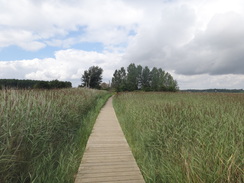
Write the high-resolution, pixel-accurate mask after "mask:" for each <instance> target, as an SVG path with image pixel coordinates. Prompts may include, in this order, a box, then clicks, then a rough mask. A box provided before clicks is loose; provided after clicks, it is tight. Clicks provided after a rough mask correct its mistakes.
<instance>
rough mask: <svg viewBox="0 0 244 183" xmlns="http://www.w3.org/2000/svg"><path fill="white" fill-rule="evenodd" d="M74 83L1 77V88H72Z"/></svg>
mask: <svg viewBox="0 0 244 183" xmlns="http://www.w3.org/2000/svg"><path fill="white" fill-rule="evenodd" d="M71 87H72V83H71V82H69V81H59V80H52V81H39V80H28V79H27V80H19V79H0V88H14V89H33V88H36V89H57V88H71Z"/></svg>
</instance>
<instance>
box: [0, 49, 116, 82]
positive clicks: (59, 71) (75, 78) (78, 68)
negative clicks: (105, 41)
mask: <svg viewBox="0 0 244 183" xmlns="http://www.w3.org/2000/svg"><path fill="white" fill-rule="evenodd" d="M120 61H121V55H120V54H114V53H109V52H105V53H97V52H86V51H81V50H74V49H68V50H61V51H58V52H56V54H55V58H54V59H53V58H48V59H43V60H41V59H33V60H19V61H2V62H0V78H19V79H34V80H54V79H58V80H64V81H72V82H73V86H78V85H79V84H80V83H81V81H80V78H81V76H82V74H83V73H84V71H85V70H87V69H89V67H90V66H92V65H96V66H99V67H101V68H103V69H104V71H106V72H104V74H103V78H104V81H106V82H108V81H109V80H111V77H112V74H113V72H114V70H115V69H117V67H118V66H120V64H121V62H120Z"/></svg>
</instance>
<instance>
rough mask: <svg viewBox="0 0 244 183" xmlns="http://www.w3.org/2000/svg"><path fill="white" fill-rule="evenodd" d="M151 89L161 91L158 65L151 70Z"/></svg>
mask: <svg viewBox="0 0 244 183" xmlns="http://www.w3.org/2000/svg"><path fill="white" fill-rule="evenodd" d="M151 89H152V90H153V91H159V72H158V69H157V68H156V67H154V68H153V69H152V71H151Z"/></svg>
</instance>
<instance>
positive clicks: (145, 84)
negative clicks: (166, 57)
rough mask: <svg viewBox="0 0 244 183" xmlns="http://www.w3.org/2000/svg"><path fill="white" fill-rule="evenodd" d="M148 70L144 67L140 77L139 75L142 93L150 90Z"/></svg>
mask: <svg viewBox="0 0 244 183" xmlns="http://www.w3.org/2000/svg"><path fill="white" fill-rule="evenodd" d="M150 81H151V77H150V69H149V68H148V67H147V66H146V67H145V68H144V69H143V70H142V75H141V89H142V90H144V91H149V90H150Z"/></svg>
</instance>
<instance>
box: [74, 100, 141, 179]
mask: <svg viewBox="0 0 244 183" xmlns="http://www.w3.org/2000/svg"><path fill="white" fill-rule="evenodd" d="M98 182H99V183H102V182H104V183H105V182H106V183H109V182H113V183H115V182H118V183H144V182H145V181H144V179H143V177H142V174H141V172H140V170H139V168H138V166H137V164H136V161H135V159H134V157H133V155H132V152H131V150H130V148H129V145H128V143H127V141H126V139H125V136H124V134H123V132H122V129H121V127H120V125H119V122H118V119H117V117H116V115H115V112H114V109H113V105H112V98H110V99H109V100H108V101H107V103H106V104H105V106H104V107H103V108H102V110H101V111H100V114H99V115H98V118H97V120H96V123H95V125H94V128H93V131H92V133H91V136H90V137H89V140H88V143H87V146H86V150H85V153H84V155H83V158H82V161H81V164H80V167H79V171H78V174H77V176H76V180H75V183H98Z"/></svg>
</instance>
